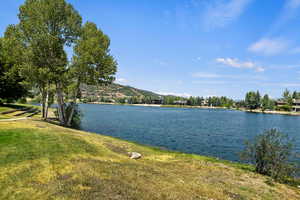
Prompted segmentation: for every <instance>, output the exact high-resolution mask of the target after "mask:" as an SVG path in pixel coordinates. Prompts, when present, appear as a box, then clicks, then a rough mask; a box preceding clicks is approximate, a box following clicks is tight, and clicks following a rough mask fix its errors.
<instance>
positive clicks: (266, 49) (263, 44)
mask: <svg viewBox="0 0 300 200" xmlns="http://www.w3.org/2000/svg"><path fill="white" fill-rule="evenodd" d="M288 46H289V42H288V41H286V40H283V39H281V38H273V39H270V38H263V39H261V40H259V41H257V42H255V43H254V44H252V45H250V47H249V48H248V50H249V51H251V52H254V53H260V54H263V55H267V56H270V55H276V54H279V53H281V52H283V51H285V50H286V49H287V48H288Z"/></svg>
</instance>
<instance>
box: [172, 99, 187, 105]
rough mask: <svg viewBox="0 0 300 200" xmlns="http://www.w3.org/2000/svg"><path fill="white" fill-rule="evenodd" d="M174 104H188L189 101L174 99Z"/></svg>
mask: <svg viewBox="0 0 300 200" xmlns="http://www.w3.org/2000/svg"><path fill="white" fill-rule="evenodd" d="M174 104H176V105H186V104H187V101H186V100H178V101H174Z"/></svg>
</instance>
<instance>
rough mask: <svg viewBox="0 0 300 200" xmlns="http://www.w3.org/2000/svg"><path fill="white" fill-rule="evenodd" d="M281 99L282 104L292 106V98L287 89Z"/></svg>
mask: <svg viewBox="0 0 300 200" xmlns="http://www.w3.org/2000/svg"><path fill="white" fill-rule="evenodd" d="M282 97H283V100H284V102H285V103H287V104H288V106H292V105H293V97H292V95H291V93H290V91H289V90H288V89H285V90H284V92H283V94H282Z"/></svg>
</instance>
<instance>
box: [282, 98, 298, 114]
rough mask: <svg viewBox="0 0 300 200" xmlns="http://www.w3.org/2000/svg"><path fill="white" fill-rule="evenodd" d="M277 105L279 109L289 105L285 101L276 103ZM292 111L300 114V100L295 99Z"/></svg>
mask: <svg viewBox="0 0 300 200" xmlns="http://www.w3.org/2000/svg"><path fill="white" fill-rule="evenodd" d="M276 105H277V106H278V107H282V106H285V105H287V103H286V102H285V101H283V100H278V101H277V102H276ZM292 110H293V111H294V112H300V99H293V104H292Z"/></svg>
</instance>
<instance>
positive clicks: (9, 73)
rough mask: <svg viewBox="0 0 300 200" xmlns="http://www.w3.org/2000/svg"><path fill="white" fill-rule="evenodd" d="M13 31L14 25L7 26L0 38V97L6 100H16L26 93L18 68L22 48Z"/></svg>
mask: <svg viewBox="0 0 300 200" xmlns="http://www.w3.org/2000/svg"><path fill="white" fill-rule="evenodd" d="M13 33H15V31H14V27H13V26H9V28H8V30H7V31H6V32H5V36H4V37H3V38H0V98H1V99H4V100H8V101H13V100H17V99H19V98H21V97H24V96H25V95H26V94H27V93H28V92H27V87H26V84H25V83H24V79H23V78H22V77H21V76H20V74H19V70H18V69H19V66H20V64H21V58H22V53H23V50H24V49H23V47H22V45H20V43H19V42H18V41H17V40H16V38H15V37H13Z"/></svg>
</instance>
